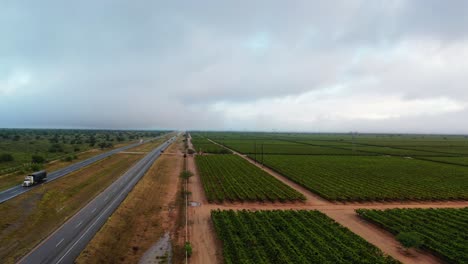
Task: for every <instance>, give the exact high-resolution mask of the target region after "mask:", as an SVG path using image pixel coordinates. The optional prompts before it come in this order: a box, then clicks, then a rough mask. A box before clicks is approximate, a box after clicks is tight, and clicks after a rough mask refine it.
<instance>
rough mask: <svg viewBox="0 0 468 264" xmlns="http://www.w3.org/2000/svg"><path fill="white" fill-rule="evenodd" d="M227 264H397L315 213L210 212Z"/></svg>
mask: <svg viewBox="0 0 468 264" xmlns="http://www.w3.org/2000/svg"><path fill="white" fill-rule="evenodd" d="M211 218H212V221H213V223H214V226H215V230H216V233H217V234H218V237H219V238H220V240H221V241H222V243H223V256H224V262H225V263H226V264H230V263H255V264H257V263H398V261H396V260H394V259H393V258H391V257H388V256H385V255H384V254H383V253H382V252H381V251H380V250H379V249H378V248H376V247H375V246H373V245H372V244H370V243H368V242H367V241H365V240H364V239H363V238H361V237H359V236H357V235H356V234H354V233H352V232H351V231H349V230H348V229H347V228H345V227H343V226H341V225H339V224H338V223H336V222H335V221H333V220H332V219H331V218H329V217H327V216H326V215H324V214H322V213H320V212H319V211H293V210H287V211H280V210H275V211H256V212H250V211H245V210H243V211H237V212H235V211H232V210H229V211H219V210H217V211H212V212H211Z"/></svg>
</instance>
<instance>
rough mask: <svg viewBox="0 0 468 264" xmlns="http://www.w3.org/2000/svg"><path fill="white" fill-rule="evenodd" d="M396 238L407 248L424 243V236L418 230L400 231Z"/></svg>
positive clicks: (417, 246) (416, 246)
mask: <svg viewBox="0 0 468 264" xmlns="http://www.w3.org/2000/svg"><path fill="white" fill-rule="evenodd" d="M396 239H397V240H398V241H399V242H400V243H401V244H402V245H403V246H404V247H405V248H407V249H408V248H419V247H421V246H422V244H423V243H424V240H423V238H422V236H421V235H420V234H419V233H418V232H400V233H399V234H398V235H397V236H396Z"/></svg>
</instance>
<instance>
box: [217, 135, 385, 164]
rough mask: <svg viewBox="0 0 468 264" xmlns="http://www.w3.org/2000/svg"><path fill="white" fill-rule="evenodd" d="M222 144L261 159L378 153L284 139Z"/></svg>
mask: <svg viewBox="0 0 468 264" xmlns="http://www.w3.org/2000/svg"><path fill="white" fill-rule="evenodd" d="M216 142H217V143H219V144H222V145H224V146H226V147H228V148H230V149H232V150H235V151H237V152H240V153H243V154H248V155H249V157H252V158H254V157H257V160H258V159H260V157H261V155H262V154H278V155H289V154H293V155H378V154H375V153H364V152H359V151H357V150H353V149H352V148H351V149H348V148H347V147H348V146H350V144H346V145H338V146H333V145H321V146H320V145H309V144H301V143H295V142H288V141H283V140H251V139H248V140H245V139H244V140H239V139H228V140H217V141H216Z"/></svg>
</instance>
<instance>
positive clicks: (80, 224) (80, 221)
mask: <svg viewBox="0 0 468 264" xmlns="http://www.w3.org/2000/svg"><path fill="white" fill-rule="evenodd" d="M82 223H83V221H80V222H79V223H78V224H77V225H76V226H75V228H78V227H79V226H80V225H81V224H82Z"/></svg>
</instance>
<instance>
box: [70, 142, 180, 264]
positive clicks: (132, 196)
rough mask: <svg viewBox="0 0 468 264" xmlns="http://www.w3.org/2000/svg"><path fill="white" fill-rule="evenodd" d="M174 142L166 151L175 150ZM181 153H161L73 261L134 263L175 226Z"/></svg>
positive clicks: (176, 147) (176, 145)
mask: <svg viewBox="0 0 468 264" xmlns="http://www.w3.org/2000/svg"><path fill="white" fill-rule="evenodd" d="M180 143H181V142H180V141H179V143H178V144H173V145H172V146H171V147H170V148H169V149H168V150H167V151H166V152H177V151H178V148H179V146H178V145H179V144H180ZM182 166H183V157H182V155H162V156H161V157H160V158H159V159H158V160H157V161H156V162H155V163H154V164H153V166H152V167H151V168H150V170H149V171H148V173H146V175H145V176H144V177H143V178H142V179H141V180H140V181H139V182H138V184H137V185H136V186H135V188H134V189H133V190H132V191H131V192H130V193H129V195H128V196H127V198H126V199H125V200H124V202H123V203H122V204H121V205H120V207H119V208H118V209H117V210H116V211H115V212H114V213H113V214H112V216H111V218H110V219H109V220H108V221H107V223H106V224H105V225H104V226H103V227H102V228H101V230H100V231H99V232H98V233H97V234H96V236H95V237H94V238H93V239H92V240H91V242H90V243H89V244H88V246H87V247H86V249H85V250H84V251H83V252H82V253H81V255H80V256H79V257H78V258H77V260H76V263H86V264H88V263H137V262H138V260H139V259H140V258H141V256H142V255H143V254H144V253H145V251H146V250H148V249H149V248H150V247H151V246H152V245H153V244H154V243H155V242H157V241H158V240H159V239H160V238H161V237H162V236H163V235H164V233H165V231H170V230H173V229H174V223H175V222H176V219H177V212H178V211H177V210H176V199H177V191H178V190H179V189H178V185H179V173H180V172H181V170H182Z"/></svg>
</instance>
